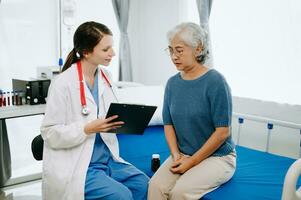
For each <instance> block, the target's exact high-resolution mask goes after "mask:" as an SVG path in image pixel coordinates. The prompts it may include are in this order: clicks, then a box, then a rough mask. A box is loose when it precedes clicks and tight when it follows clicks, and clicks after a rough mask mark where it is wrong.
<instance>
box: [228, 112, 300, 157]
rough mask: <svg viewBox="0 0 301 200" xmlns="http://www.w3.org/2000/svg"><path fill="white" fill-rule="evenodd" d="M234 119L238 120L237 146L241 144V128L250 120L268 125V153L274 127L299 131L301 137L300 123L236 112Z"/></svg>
mask: <svg viewBox="0 0 301 200" xmlns="http://www.w3.org/2000/svg"><path fill="white" fill-rule="evenodd" d="M233 117H235V118H238V133H237V141H236V142H237V144H239V139H240V132H241V126H242V124H243V123H244V120H250V121H255V122H260V123H265V124H267V143H266V149H265V151H266V152H269V147H270V138H271V132H272V129H273V128H274V125H276V126H281V127H286V128H292V129H297V130H299V131H300V135H301V124H298V123H293V122H287V121H281V120H276V119H270V118H266V117H261V116H256V115H249V114H243V113H236V112H234V113H233ZM299 157H301V138H300V143H299Z"/></svg>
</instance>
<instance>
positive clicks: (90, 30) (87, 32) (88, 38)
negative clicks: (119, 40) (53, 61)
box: [62, 21, 113, 72]
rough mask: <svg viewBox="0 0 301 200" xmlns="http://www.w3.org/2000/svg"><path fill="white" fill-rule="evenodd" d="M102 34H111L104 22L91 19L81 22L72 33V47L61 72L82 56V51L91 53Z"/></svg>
mask: <svg viewBox="0 0 301 200" xmlns="http://www.w3.org/2000/svg"><path fill="white" fill-rule="evenodd" d="M104 35H113V34H112V31H111V30H110V29H109V28H108V27H107V26H106V25H104V24H101V23H98V22H93V21H90V22H85V23H83V24H81V25H80V26H79V27H78V28H77V29H76V31H75V33H74V36H73V46H74V48H73V49H72V51H71V52H70V53H69V55H68V56H67V59H66V62H65V64H64V67H63V70H62V72H63V71H65V70H67V69H68V68H69V67H70V66H71V65H72V64H73V63H76V62H77V61H78V60H80V59H81V58H83V54H84V53H92V52H93V49H94V47H95V46H96V45H97V44H98V43H99V42H100V40H101V39H102V38H103V36H104Z"/></svg>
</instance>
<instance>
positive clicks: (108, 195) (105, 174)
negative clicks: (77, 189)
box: [85, 158, 149, 200]
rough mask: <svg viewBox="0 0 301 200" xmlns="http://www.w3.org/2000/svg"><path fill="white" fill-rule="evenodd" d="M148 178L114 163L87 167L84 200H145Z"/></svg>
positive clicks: (126, 166)
mask: <svg viewBox="0 0 301 200" xmlns="http://www.w3.org/2000/svg"><path fill="white" fill-rule="evenodd" d="M148 181H149V178H148V177H147V176H146V175H145V174H144V173H142V172H141V171H139V170H138V169H137V168H136V167H134V166H132V165H128V164H125V163H119V162H115V161H114V160H113V159H112V158H111V159H110V160H109V163H108V164H107V165H99V166H97V167H96V166H93V167H89V169H88V172H87V177H86V185H85V199H86V200H92V199H93V200H95V199H104V200H119V199H120V200H121V199H124V200H132V199H133V200H143V199H146V198H147V188H148Z"/></svg>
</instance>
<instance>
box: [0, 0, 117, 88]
mask: <svg viewBox="0 0 301 200" xmlns="http://www.w3.org/2000/svg"><path fill="white" fill-rule="evenodd" d="M62 2H64V0H62ZM74 2H75V5H76V10H75V19H74V21H75V23H74V25H73V26H72V27H71V30H70V31H68V29H67V26H65V25H64V24H63V25H62V48H63V59H64V60H65V57H66V55H67V54H68V53H69V51H70V50H71V48H73V45H72V39H73V33H74V31H75V29H76V28H77V27H78V25H79V24H81V23H82V22H84V21H91V20H93V21H98V22H101V23H104V24H106V25H107V26H108V27H109V28H110V29H111V30H112V32H113V34H114V44H115V46H114V48H115V51H116V53H117V55H116V57H115V59H113V61H112V63H111V67H110V68H109V70H110V71H111V72H112V73H113V74H114V76H113V78H114V80H117V79H118V45H119V28H118V24H117V21H116V18H115V14H114V11H113V6H112V2H111V0H101V1H99V0H85V1H80V0H74ZM58 59H59V0H43V1H38V0H3V1H2V2H1V4H0V89H3V90H4V91H7V90H8V91H10V90H11V88H12V85H11V84H12V83H11V79H12V78H20V79H28V78H31V77H32V78H35V77H36V67H37V66H55V65H56V66H58ZM57 68H58V67H57Z"/></svg>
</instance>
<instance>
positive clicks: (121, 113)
mask: <svg viewBox="0 0 301 200" xmlns="http://www.w3.org/2000/svg"><path fill="white" fill-rule="evenodd" d="M156 109H157V106H148V105H138V104H127V103H111V104H110V107H109V110H108V112H107V115H106V118H108V117H111V116H113V115H118V118H117V119H115V120H113V121H123V122H124V124H123V125H122V127H120V128H117V129H112V130H110V131H108V132H112V133H125V134H138V135H142V134H143V132H144V130H145V128H146V127H147V125H148V123H149V121H150V120H151V118H152V116H153V115H154V113H155V111H156Z"/></svg>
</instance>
